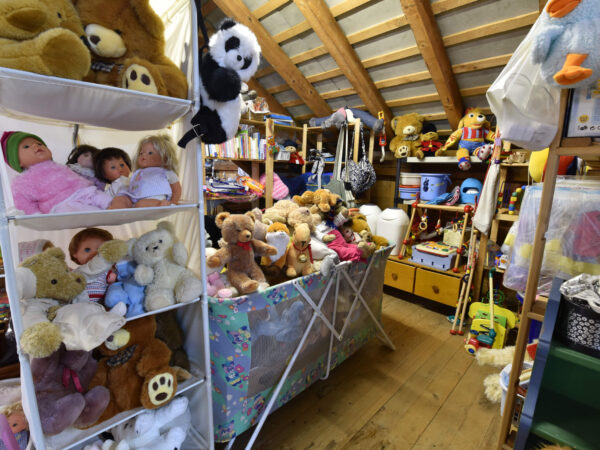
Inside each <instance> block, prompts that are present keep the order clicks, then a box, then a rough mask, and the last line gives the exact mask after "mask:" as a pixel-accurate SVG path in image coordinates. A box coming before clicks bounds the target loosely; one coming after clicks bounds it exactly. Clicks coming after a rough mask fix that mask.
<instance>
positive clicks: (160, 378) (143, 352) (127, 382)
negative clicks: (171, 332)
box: [90, 316, 177, 422]
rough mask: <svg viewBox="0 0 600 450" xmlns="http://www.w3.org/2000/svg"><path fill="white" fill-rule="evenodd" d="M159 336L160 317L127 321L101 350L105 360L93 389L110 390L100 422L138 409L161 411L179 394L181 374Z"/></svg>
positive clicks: (101, 360) (95, 378) (100, 363)
mask: <svg viewBox="0 0 600 450" xmlns="http://www.w3.org/2000/svg"><path fill="white" fill-rule="evenodd" d="M155 334H156V318H155V317H154V316H146V317H142V318H140V319H136V320H133V321H130V322H127V324H126V325H125V326H124V327H123V328H122V329H120V330H119V331H116V332H115V333H113V334H112V335H111V336H110V337H109V338H108V339H107V340H106V341H105V342H104V344H102V345H101V346H100V347H98V352H99V353H100V354H101V355H102V358H101V359H100V360H99V361H98V369H97V370H96V374H95V375H94V378H93V379H92V381H91V382H90V388H93V387H94V386H105V387H106V388H108V390H109V391H110V401H109V403H108V406H107V407H106V409H105V410H104V413H103V414H102V416H100V419H99V420H98V422H102V421H104V420H107V419H110V418H111V417H113V416H114V415H116V414H118V413H120V412H122V411H128V410H130V409H133V408H137V407H138V406H143V407H144V408H146V409H154V408H159V407H161V406H163V405H166V404H167V403H168V402H169V401H170V400H171V399H172V398H173V396H174V395H175V394H176V393H177V376H176V375H177V373H176V371H175V370H174V369H173V368H171V367H169V360H170V359H171V350H169V347H167V345H166V344H165V343H164V342H162V341H161V340H159V339H157V338H156V337H154V336H155Z"/></svg>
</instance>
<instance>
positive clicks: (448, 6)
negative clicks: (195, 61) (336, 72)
mask: <svg viewBox="0 0 600 450" xmlns="http://www.w3.org/2000/svg"><path fill="white" fill-rule="evenodd" d="M478 1H479V0H438V1H437V2H435V3H433V4H432V5H431V8H432V9H433V13H434V14H441V13H445V12H448V11H452V10H454V9H458V8H462V7H464V6H467V5H469V4H471V3H475V2H478ZM346 3H349V2H342V3H338V4H337V5H335V6H333V7H332V8H331V12H332V14H333V16H334V17H338V15H341V14H343V13H346V12H348V9H347V7H345V8H342V7H343V6H345V5H346ZM350 6H351V5H350ZM406 25H408V21H407V20H406V17H405V16H404V14H401V15H399V16H396V17H392V18H391V19H388V20H385V21H383V22H380V23H377V24H375V25H373V26H370V27H368V28H364V29H362V30H360V31H357V32H356V33H352V34H349V35H348V36H347V37H348V41H349V42H350V43H351V44H359V43H361V42H364V41H366V40H368V39H372V38H375V37H378V36H381V35H383V34H385V33H389V32H391V31H394V30H397V29H399V28H402V27H404V26H406ZM303 31H306V29H303ZM286 32H287V33H289V30H288V31H286ZM297 34H299V33H297ZM297 34H295V35H294V36H296V35H297ZM276 36H277V35H276ZM276 36H275V37H276ZM294 36H290V37H294ZM288 39H289V38H288ZM326 54H327V49H326V48H325V46H324V45H321V46H319V47H315V48H313V49H311V50H307V51H305V52H302V53H300V54H298V55H296V56H293V57H292V61H293V62H294V64H300V63H302V62H305V61H308V60H309V59H313V58H317V57H319V56H323V55H326ZM273 72H274V69H273V68H272V67H265V68H264V69H261V70H260V71H259V72H258V73H257V74H256V76H257V77H258V78H260V77H264V76H265V75H268V74H270V73H273Z"/></svg>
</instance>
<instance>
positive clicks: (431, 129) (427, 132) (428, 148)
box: [420, 122, 442, 156]
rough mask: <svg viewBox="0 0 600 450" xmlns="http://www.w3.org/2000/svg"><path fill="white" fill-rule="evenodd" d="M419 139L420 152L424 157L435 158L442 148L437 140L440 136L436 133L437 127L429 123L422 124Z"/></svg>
mask: <svg viewBox="0 0 600 450" xmlns="http://www.w3.org/2000/svg"><path fill="white" fill-rule="evenodd" d="M420 139H421V151H422V152H423V154H424V155H425V156H435V155H436V154H437V152H438V150H439V149H440V148H442V143H441V142H440V140H439V139H440V136H439V134H438V132H437V127H436V126H435V125H434V124H433V123H431V122H427V123H424V124H423V129H422V130H421V136H420Z"/></svg>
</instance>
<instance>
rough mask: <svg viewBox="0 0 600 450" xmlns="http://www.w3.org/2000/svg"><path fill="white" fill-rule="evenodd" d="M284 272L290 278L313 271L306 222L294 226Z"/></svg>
mask: <svg viewBox="0 0 600 450" xmlns="http://www.w3.org/2000/svg"><path fill="white" fill-rule="evenodd" d="M285 265H286V271H285V274H286V275H287V276H288V277H290V278H295V277H297V276H300V275H302V276H304V275H310V274H311V273H313V272H314V271H315V269H314V267H313V257H312V253H311V250H310V229H309V228H308V225H307V224H306V223H301V224H298V226H296V227H295V228H294V234H293V235H292V240H291V245H290V246H289V247H288V250H287V254H286V257H285Z"/></svg>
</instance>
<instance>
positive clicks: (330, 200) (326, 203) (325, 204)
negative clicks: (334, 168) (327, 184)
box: [292, 189, 340, 214]
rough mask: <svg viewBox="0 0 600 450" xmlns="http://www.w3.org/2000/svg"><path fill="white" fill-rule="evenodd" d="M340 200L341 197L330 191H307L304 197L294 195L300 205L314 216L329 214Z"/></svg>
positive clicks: (294, 199)
mask: <svg viewBox="0 0 600 450" xmlns="http://www.w3.org/2000/svg"><path fill="white" fill-rule="evenodd" d="M339 199H340V196H339V195H337V194H332V193H331V192H330V191H329V190H328V189H317V190H316V191H305V192H303V193H302V195H294V197H293V198H292V200H293V201H294V202H295V203H297V204H298V205H300V206H307V207H308V208H309V209H310V212H311V213H313V214H318V213H326V212H329V211H330V210H331V208H332V207H333V206H335V205H336V204H337V202H338V200H339Z"/></svg>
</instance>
